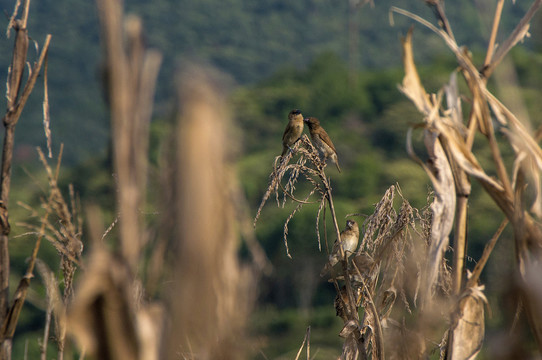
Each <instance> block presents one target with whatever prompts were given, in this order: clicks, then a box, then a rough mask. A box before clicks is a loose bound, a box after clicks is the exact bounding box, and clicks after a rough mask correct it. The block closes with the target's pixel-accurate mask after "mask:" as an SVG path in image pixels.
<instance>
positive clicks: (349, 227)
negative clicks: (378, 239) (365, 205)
mask: <svg viewBox="0 0 542 360" xmlns="http://www.w3.org/2000/svg"><path fill="white" fill-rule="evenodd" d="M358 241H359V226H358V223H357V222H355V221H354V220H350V219H348V220H346V227H345V229H344V230H343V231H341V236H340V238H339V239H337V240H335V243H334V244H333V250H332V251H331V254H330V255H329V258H328V262H327V264H326V265H325V266H324V268H323V269H322V271H321V272H320V276H324V275H325V274H327V273H328V271H329V270H330V269H331V268H332V267H333V266H335V264H337V263H338V262H339V260H341V259H342V256H341V250H340V246H342V249H343V252H344V254H346V257H349V256H350V255H352V254H353V253H354V251H356V247H357V246H358Z"/></svg>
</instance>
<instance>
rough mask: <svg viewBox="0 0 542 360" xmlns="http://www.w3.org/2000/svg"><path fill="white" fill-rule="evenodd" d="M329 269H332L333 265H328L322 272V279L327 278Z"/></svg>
mask: <svg viewBox="0 0 542 360" xmlns="http://www.w3.org/2000/svg"><path fill="white" fill-rule="evenodd" d="M329 269H331V265H330V264H329V263H327V264H326V265H325V266H324V268H323V269H322V271H320V277H324V276H326V274H327V273H328V272H329Z"/></svg>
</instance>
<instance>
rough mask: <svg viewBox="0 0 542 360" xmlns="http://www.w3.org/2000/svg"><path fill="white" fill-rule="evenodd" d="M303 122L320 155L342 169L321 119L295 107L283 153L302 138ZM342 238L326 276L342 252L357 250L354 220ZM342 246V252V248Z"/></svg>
mask: <svg viewBox="0 0 542 360" xmlns="http://www.w3.org/2000/svg"><path fill="white" fill-rule="evenodd" d="M303 123H306V124H307V126H308V127H309V132H310V134H311V139H312V143H313V145H314V147H315V148H316V149H317V150H318V152H319V154H320V156H321V157H322V158H323V161H324V162H325V161H326V160H327V158H330V159H331V161H332V162H333V163H334V164H335V166H337V170H339V172H340V171H341V168H340V167H339V160H338V158H337V150H335V146H334V145H333V142H332V141H331V139H330V138H329V135H328V134H327V132H326V131H325V130H324V129H323V128H322V126H320V121H318V119H317V118H315V117H308V118H303V115H302V114H301V111H299V110H297V109H294V110H292V111H290V113H289V114H288V125H286V129H285V130H284V134H283V135H282V155H281V156H284V155H286V153H287V152H288V150H290V149H291V147H292V146H293V145H294V144H295V143H296V142H297V141H298V140H299V138H301V135H302V134H303ZM340 235H341V236H340V238H339V239H337V240H335V243H334V244H333V250H332V251H331V254H330V255H329V259H328V263H327V264H326V265H325V267H324V269H323V270H322V272H321V273H320V275H321V276H324V275H325V274H326V273H327V272H328V271H329V270H330V269H331V268H332V267H333V266H335V264H337V263H338V262H339V260H341V259H342V257H341V256H342V255H341V254H345V255H346V257H349V256H350V255H352V254H353V253H354V252H355V251H356V247H357V246H358V241H359V227H358V224H357V223H356V222H355V221H354V220H350V219H349V220H347V221H346V228H345V229H344V230H343V231H342V232H341V234H340ZM340 247H342V250H343V251H342V252H341V250H340Z"/></svg>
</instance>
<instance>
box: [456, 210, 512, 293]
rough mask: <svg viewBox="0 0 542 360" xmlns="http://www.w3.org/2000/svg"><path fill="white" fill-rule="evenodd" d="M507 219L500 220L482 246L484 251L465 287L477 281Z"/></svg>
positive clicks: (473, 284)
mask: <svg viewBox="0 0 542 360" xmlns="http://www.w3.org/2000/svg"><path fill="white" fill-rule="evenodd" d="M508 222H509V221H508V219H507V218H505V219H504V220H503V221H502V222H501V225H500V226H499V228H498V229H497V231H496V232H495V234H494V235H493V237H492V238H491V240H489V242H488V243H487V244H486V246H485V248H484V252H483V253H482V257H481V258H480V260H478V262H477V263H476V266H475V267H474V270H473V271H472V275H471V277H470V279H469V281H468V283H467V286H466V287H467V288H470V287H472V286H475V285H476V283H477V282H478V279H479V278H480V275H481V274H482V270H484V267H485V266H486V264H487V261H488V260H489V255H490V254H491V252H492V251H493V248H494V247H495V244H496V243H497V240H498V239H499V237H500V236H501V234H502V232H503V231H504V229H505V228H506V225H508Z"/></svg>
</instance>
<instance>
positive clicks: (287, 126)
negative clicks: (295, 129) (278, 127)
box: [282, 122, 291, 141]
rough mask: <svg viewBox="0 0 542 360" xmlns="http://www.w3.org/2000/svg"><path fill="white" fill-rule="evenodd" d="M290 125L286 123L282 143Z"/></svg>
mask: <svg viewBox="0 0 542 360" xmlns="http://www.w3.org/2000/svg"><path fill="white" fill-rule="evenodd" d="M290 127H291V124H290V123H289V122H288V125H286V129H284V133H283V134H282V141H284V138H285V137H286V134H287V133H288V131H289V130H290Z"/></svg>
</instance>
